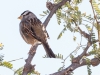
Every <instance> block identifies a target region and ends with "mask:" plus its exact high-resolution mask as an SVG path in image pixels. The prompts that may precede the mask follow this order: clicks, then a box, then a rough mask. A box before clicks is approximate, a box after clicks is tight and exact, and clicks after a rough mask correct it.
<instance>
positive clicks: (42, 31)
mask: <svg viewBox="0 0 100 75" xmlns="http://www.w3.org/2000/svg"><path fill="white" fill-rule="evenodd" d="M18 19H20V20H21V21H20V24H19V31H20V34H21V36H22V38H23V39H24V41H25V42H26V43H27V44H31V45H35V44H36V43H39V42H41V44H42V45H43V47H44V49H45V51H46V54H47V57H50V58H56V56H55V54H54V52H53V51H52V49H51V48H50V46H49V44H48V42H47V39H48V38H49V35H48V33H47V31H46V28H45V27H44V25H43V23H42V22H41V21H40V20H39V19H38V18H37V17H36V15H35V14H34V13H33V12H31V11H29V10H26V11H24V12H23V13H22V14H21V15H20V16H19V17H18Z"/></svg>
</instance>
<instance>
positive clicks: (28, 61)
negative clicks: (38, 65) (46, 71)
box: [22, 44, 39, 75]
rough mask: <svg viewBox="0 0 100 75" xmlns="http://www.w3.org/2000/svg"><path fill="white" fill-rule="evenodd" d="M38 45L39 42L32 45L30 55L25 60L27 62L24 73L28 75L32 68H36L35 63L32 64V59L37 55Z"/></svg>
mask: <svg viewBox="0 0 100 75" xmlns="http://www.w3.org/2000/svg"><path fill="white" fill-rule="evenodd" d="M38 45H39V44H36V45H34V46H32V47H31V48H30V51H29V56H28V58H27V59H26V60H25V62H26V64H25V65H24V69H23V73H22V75H27V74H28V73H29V72H31V71H32V70H34V67H35V65H32V64H31V61H32V59H33V57H34V56H35V53H36V49H37V47H38Z"/></svg>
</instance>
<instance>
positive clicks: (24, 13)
mask: <svg viewBox="0 0 100 75" xmlns="http://www.w3.org/2000/svg"><path fill="white" fill-rule="evenodd" d="M33 17H36V16H35V14H33V13H32V12H31V11H29V10H26V11H24V12H23V13H22V14H21V15H20V16H19V17H18V19H20V20H22V19H23V18H24V19H28V18H33Z"/></svg>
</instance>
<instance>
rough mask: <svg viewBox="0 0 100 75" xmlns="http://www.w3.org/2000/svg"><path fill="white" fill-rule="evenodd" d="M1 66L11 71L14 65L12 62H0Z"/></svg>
mask: <svg viewBox="0 0 100 75" xmlns="http://www.w3.org/2000/svg"><path fill="white" fill-rule="evenodd" d="M0 66H3V67H7V68H9V69H12V68H13V65H12V64H11V63H10V62H7V61H2V62H0Z"/></svg>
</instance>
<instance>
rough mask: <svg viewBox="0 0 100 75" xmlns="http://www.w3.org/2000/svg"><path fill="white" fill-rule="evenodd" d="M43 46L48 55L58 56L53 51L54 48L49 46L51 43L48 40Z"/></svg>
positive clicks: (51, 56)
mask: <svg viewBox="0 0 100 75" xmlns="http://www.w3.org/2000/svg"><path fill="white" fill-rule="evenodd" d="M43 47H44V49H45V51H46V53H47V56H49V57H50V58H56V56H55V54H54V53H53V51H52V49H51V48H50V47H49V44H48V43H47V42H44V43H43Z"/></svg>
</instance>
